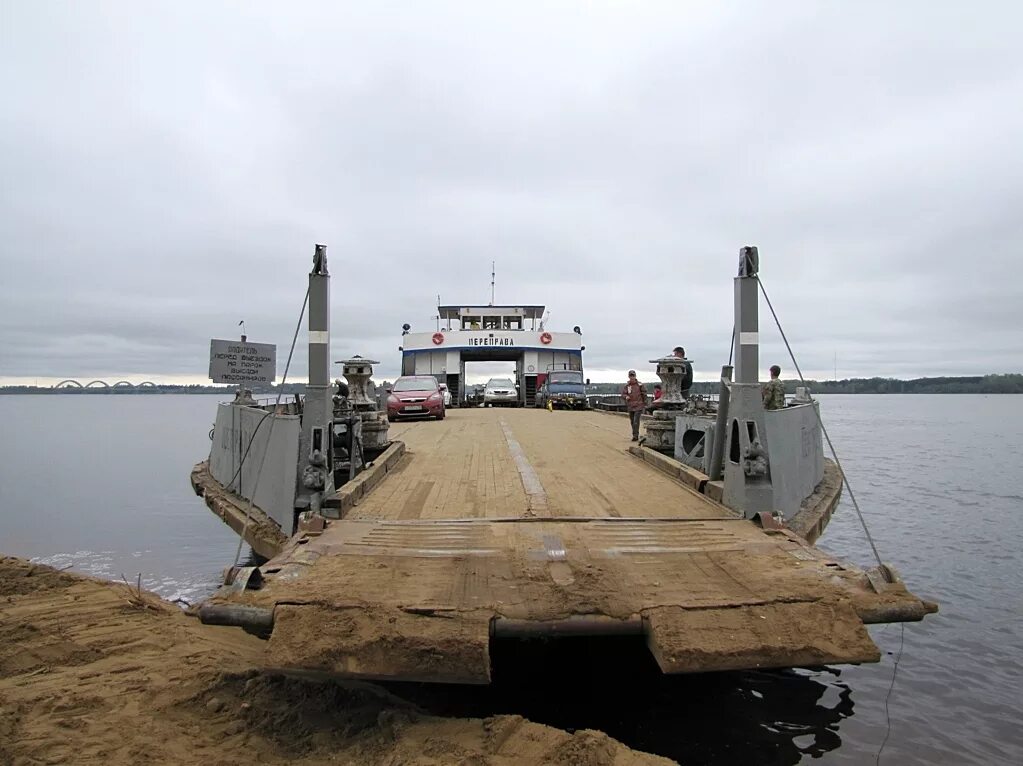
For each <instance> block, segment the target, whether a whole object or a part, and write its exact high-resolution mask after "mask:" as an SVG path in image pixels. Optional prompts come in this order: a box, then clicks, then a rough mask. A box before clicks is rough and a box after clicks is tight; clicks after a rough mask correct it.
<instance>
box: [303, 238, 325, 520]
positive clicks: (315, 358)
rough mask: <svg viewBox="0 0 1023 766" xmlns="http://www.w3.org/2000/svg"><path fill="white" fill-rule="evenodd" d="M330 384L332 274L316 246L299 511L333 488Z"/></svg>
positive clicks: (311, 274)
mask: <svg viewBox="0 0 1023 766" xmlns="http://www.w3.org/2000/svg"><path fill="white" fill-rule="evenodd" d="M332 394H333V387H332V385H331V382H330V273H329V272H328V270H327V246H326V245H316V249H315V251H314V253H313V268H312V271H310V272H309V385H308V386H307V387H306V394H305V402H304V404H303V408H302V440H301V443H300V444H299V450H300V452H299V459H300V461H301V462H300V464H299V465H300V476H301V480H302V493H301V495H300V497H299V500H298V501H297V505H298V507H299V508H302V509H306V508H310V507H311V506H313V505H314V504H316V503H317V502H318V500H319V498H314V497H313V496H314V495H317V494H321V493H323V494H326V493H329V492H330V491H331V490H332V489H333V486H334V483H333V472H332V470H330V460H329V456H330V454H331V438H332V437H331V421H332V420H333V417H334V401H333V397H332Z"/></svg>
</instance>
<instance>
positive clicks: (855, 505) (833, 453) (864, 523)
mask: <svg viewBox="0 0 1023 766" xmlns="http://www.w3.org/2000/svg"><path fill="white" fill-rule="evenodd" d="M757 284H758V285H760V292H761V293H763V295H764V300H765V301H767V307H768V308H769V309H770V310H771V316H773V317H774V323H775V324H776V325H777V326H778V332H780V333H781V339H782V340H783V341H784V342H785V348H786V349H788V352H789V358H790V359H791V360H792V365H793V366H794V367H795V368H796V373H797V374H798V375H799V381H800V382H801V383H802V384H803V385H804V386H805V385H806V379H805V378H803V371H802V370H800V369H799V363H798V362H797V361H796V355H795V354H794V353H792V346H790V345H789V339H788V338H786V337H785V331H784V330H783V329H782V328H781V322H780V321H779V320H778V314H777V313H775V311H774V306H773V305H771V299H770V298H768V297H767V290H766V288H765V287H764V283H763V282H762V281H761V279H760V277H759V276H758V277H757ZM733 333H734V329H733ZM814 412H815V413H816V414H817V423H818V424H819V425H820V427H821V433H823V434H824V438H825V439H827V440H828V447H829V448H830V449H831V456H832V457H833V458H835V465H837V466H838V472H839V473H840V474H841V475H842V483H843V484H845V489H846V491H847V492H848V493H849V499H851V500H852V504H853V508H855V509H856V515H857V516H858V517H859V519H860V524H861V525H862V526H863V532H864V534H865V535H866V536H867V542H868V543H870V548H871V550H873V551H874V558H876V559H877V563H878V566H879V567H880V568H881V576H882V577H884V578H885V580H888V574H887V567H885V565H884V562H882V561H881V554H880V553H878V552H877V546H876V545H875V544H874V538H873V537H872V536H871V534H870V530H869V529H867V521H866V519H864V518H863V513H862V511H860V504H859V503H858V502H856V495H855V494H854V493H853V490H852V487H851V486H850V485H849V478H848V477H847V476H846V475H845V469H844V468H842V461H840V460H839V459H838V452H836V451H835V445H834V444H832V443H831V437H830V436H828V429H827V428H825V427H824V421H823V420H822V419H821V411H820V408H819V407H814Z"/></svg>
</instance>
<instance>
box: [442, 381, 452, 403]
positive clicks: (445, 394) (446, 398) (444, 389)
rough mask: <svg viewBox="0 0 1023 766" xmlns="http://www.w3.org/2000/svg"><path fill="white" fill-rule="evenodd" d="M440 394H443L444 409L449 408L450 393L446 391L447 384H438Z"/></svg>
mask: <svg viewBox="0 0 1023 766" xmlns="http://www.w3.org/2000/svg"><path fill="white" fill-rule="evenodd" d="M440 392H441V393H442V394H444V406H445V407H450V406H451V392H450V391H448V384H447V383H441V384H440Z"/></svg>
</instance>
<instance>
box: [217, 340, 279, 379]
mask: <svg viewBox="0 0 1023 766" xmlns="http://www.w3.org/2000/svg"><path fill="white" fill-rule="evenodd" d="M276 377H277V346H276V345H275V344H273V343H249V342H248V341H244V342H243V341H238V340H216V339H214V340H211V341H210V378H212V379H213V382H214V383H273V382H274V379H275V378H276Z"/></svg>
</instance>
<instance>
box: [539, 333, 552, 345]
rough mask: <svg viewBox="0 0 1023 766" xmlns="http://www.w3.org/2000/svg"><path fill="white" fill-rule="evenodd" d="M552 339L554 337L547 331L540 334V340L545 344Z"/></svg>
mask: <svg viewBox="0 0 1023 766" xmlns="http://www.w3.org/2000/svg"><path fill="white" fill-rule="evenodd" d="M552 340H554V338H552V337H551V334H550V333H549V332H545V333H542V334H541V335H540V342H541V343H543V344H544V345H545V346H546V345H548V344H549V343H550V342H551V341H552Z"/></svg>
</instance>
